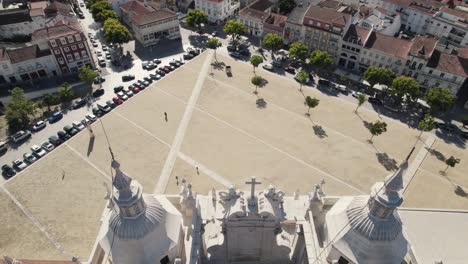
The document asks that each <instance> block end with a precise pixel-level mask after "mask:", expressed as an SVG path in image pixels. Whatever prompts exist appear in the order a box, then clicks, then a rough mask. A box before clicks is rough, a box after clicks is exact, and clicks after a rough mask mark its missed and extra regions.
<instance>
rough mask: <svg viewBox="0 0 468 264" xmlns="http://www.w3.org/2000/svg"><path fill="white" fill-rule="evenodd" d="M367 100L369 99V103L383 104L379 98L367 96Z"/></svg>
mask: <svg viewBox="0 0 468 264" xmlns="http://www.w3.org/2000/svg"><path fill="white" fill-rule="evenodd" d="M367 101H369V103H371V104H374V105H383V103H382V100H380V99H379V98H375V97H369V99H367Z"/></svg>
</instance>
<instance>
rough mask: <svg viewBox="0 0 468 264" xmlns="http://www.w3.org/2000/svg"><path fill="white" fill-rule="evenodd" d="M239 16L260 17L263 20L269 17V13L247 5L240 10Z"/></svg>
mask: <svg viewBox="0 0 468 264" xmlns="http://www.w3.org/2000/svg"><path fill="white" fill-rule="evenodd" d="M239 16H240V17H243V18H249V19H258V20H260V21H262V22H263V21H265V20H266V19H267V18H268V16H269V14H268V13H266V12H263V11H259V10H255V9H252V8H249V7H246V8H244V9H242V10H241V11H240V12H239Z"/></svg>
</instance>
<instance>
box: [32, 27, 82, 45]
mask: <svg viewBox="0 0 468 264" xmlns="http://www.w3.org/2000/svg"><path fill="white" fill-rule="evenodd" d="M76 33H79V31H78V30H76V29H75V28H73V27H71V26H70V25H66V24H60V25H56V26H52V27H46V28H42V29H38V30H36V31H34V32H33V33H32V37H31V40H32V41H36V40H41V39H54V38H59V37H63V36H67V35H70V34H76Z"/></svg>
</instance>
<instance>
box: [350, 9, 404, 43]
mask: <svg viewBox="0 0 468 264" xmlns="http://www.w3.org/2000/svg"><path fill="white" fill-rule="evenodd" d="M359 16H360V20H359V22H358V24H359V25H360V26H363V27H369V28H372V29H373V30H374V31H376V32H379V33H381V34H384V35H387V36H394V35H395V34H397V33H398V32H399V30H400V27H401V16H400V14H398V13H397V12H391V11H389V10H387V9H385V8H382V7H376V8H369V7H367V6H361V7H360V10H359Z"/></svg>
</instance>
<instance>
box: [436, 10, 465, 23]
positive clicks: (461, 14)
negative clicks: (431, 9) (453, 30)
mask: <svg viewBox="0 0 468 264" xmlns="http://www.w3.org/2000/svg"><path fill="white" fill-rule="evenodd" d="M440 12H444V13H447V14H450V15H453V16H457V17H460V18H463V19H465V20H468V12H463V11H462V10H458V9H452V8H448V7H442V8H441V9H440Z"/></svg>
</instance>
